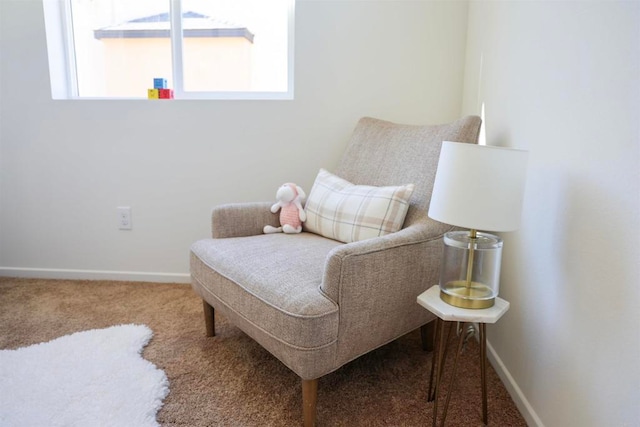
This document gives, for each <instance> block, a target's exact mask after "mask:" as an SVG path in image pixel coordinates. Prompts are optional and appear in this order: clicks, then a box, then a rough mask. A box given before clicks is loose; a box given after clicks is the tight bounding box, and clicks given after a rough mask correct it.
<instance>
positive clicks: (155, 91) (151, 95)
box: [147, 89, 160, 99]
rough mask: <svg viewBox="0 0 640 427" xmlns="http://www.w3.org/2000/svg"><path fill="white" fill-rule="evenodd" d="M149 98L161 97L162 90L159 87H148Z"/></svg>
mask: <svg viewBox="0 0 640 427" xmlns="http://www.w3.org/2000/svg"><path fill="white" fill-rule="evenodd" d="M147 98H148V99H160V91H159V90H158V89H148V90H147Z"/></svg>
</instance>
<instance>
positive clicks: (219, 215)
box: [191, 116, 480, 426]
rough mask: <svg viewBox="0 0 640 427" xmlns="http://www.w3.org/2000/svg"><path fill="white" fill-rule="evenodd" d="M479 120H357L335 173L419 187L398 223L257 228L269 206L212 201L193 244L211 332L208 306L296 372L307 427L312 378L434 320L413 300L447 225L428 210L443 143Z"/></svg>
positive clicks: (473, 130)
mask: <svg viewBox="0 0 640 427" xmlns="http://www.w3.org/2000/svg"><path fill="white" fill-rule="evenodd" d="M479 128H480V118H479V117H475V116H470V117H465V118H462V119H460V120H458V121H455V122H453V123H450V124H446V125H435V126H410V125H399V124H394V123H390V122H385V121H381V120H377V119H372V118H363V119H361V120H360V121H359V122H358V124H357V126H356V128H355V130H354V132H353V135H352V137H351V141H350V143H349V146H348V147H347V150H346V152H345V154H344V156H343V158H342V160H341V162H340V164H339V166H338V168H336V169H335V171H334V173H335V174H336V175H337V176H339V177H341V178H343V179H345V180H347V181H349V182H351V183H353V184H358V185H368V186H376V187H380V186H395V185H403V184H414V186H415V189H414V191H413V193H412V195H411V198H410V201H409V208H408V211H407V214H406V218H405V220H404V226H403V228H402V229H401V230H400V231H397V232H394V233H390V234H386V235H383V236H380V237H373V238H368V239H365V240H360V241H355V242H350V243H343V242H340V241H337V240H333V239H329V238H326V237H323V236H321V235H318V234H316V233H312V232H308V231H303V232H302V233H300V234H282V233H279V234H263V232H262V230H263V227H264V226H265V225H268V224H270V225H278V215H277V214H273V213H271V212H270V210H269V208H270V206H271V202H265V203H253V204H232V205H225V206H220V207H218V208H216V209H214V211H213V214H212V228H213V238H211V239H205V240H200V241H198V242H196V243H194V244H193V246H192V248H191V280H192V286H193V289H194V290H195V292H197V293H198V294H199V295H200V296H201V297H202V299H203V300H204V301H203V302H204V311H205V321H206V329H207V334H208V335H209V336H213V335H214V334H215V326H214V325H215V324H214V309H215V311H217V312H218V313H220V314H222V315H224V316H225V317H226V318H227V319H228V320H229V321H230V322H231V323H233V324H234V325H236V326H237V327H239V328H240V329H242V330H243V331H244V332H245V333H246V334H248V335H249V336H251V337H252V338H253V339H255V340H256V341H257V342H258V343H260V344H261V345H262V346H263V347H264V348H265V349H267V350H268V351H269V352H270V353H271V354H273V355H274V356H275V357H277V358H278V359H279V360H280V361H282V363H284V364H285V365H286V366H288V367H289V368H290V369H291V370H292V371H294V372H295V373H296V374H297V375H299V376H300V377H301V379H302V391H303V393H302V395H303V397H302V400H303V414H304V424H305V426H311V425H314V424H315V412H316V410H315V407H316V397H317V384H318V378H319V377H321V376H323V375H326V374H328V373H330V372H332V371H334V370H336V369H338V368H340V367H341V366H343V365H344V364H346V363H347V362H349V361H351V360H353V359H355V358H357V357H359V356H361V355H363V354H365V353H367V352H369V351H371V350H373V349H375V348H377V347H380V346H382V345H384V344H386V343H388V342H390V341H392V340H395V339H396V338H399V337H400V336H402V335H404V334H406V333H408V332H410V331H412V330H414V329H417V328H420V327H423V326H424V325H426V324H427V323H429V322H430V321H431V320H433V316H432V315H431V314H430V313H429V312H428V311H427V310H424V309H423V308H421V307H420V306H419V305H418V304H417V303H416V297H417V296H418V295H419V294H420V293H422V292H423V291H425V290H426V289H427V288H429V287H430V286H431V285H433V284H434V283H437V281H438V274H439V273H438V272H439V265H440V258H441V244H442V243H441V240H442V235H443V234H444V233H445V232H447V231H449V230H450V227H449V226H447V225H444V224H441V223H438V222H435V221H433V220H431V219H430V218H428V217H427V210H428V207H429V200H430V197H431V191H432V187H433V180H434V177H435V173H436V168H437V163H438V157H439V153H440V147H441V144H442V141H443V140H449V141H458V142H468V143H476V142H477V138H478V132H479ZM314 187H315V185H314ZM312 192H313V189H312ZM310 196H311V194H310Z"/></svg>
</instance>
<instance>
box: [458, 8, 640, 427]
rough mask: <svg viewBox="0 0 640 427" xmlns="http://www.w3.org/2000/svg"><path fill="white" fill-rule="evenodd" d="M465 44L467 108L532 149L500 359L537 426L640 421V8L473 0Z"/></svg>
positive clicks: (512, 249)
mask: <svg viewBox="0 0 640 427" xmlns="http://www.w3.org/2000/svg"><path fill="white" fill-rule="evenodd" d="M467 49H468V50H467V66H466V73H465V74H466V76H465V91H464V102H463V113H479V112H480V107H481V105H482V103H484V104H485V109H486V117H485V118H486V124H487V143H488V144H492V145H504V146H513V147H519V148H525V149H528V150H530V167H529V170H528V182H527V185H528V187H527V191H526V198H525V206H524V208H525V214H524V218H523V226H522V228H521V230H520V231H518V232H514V233H509V234H505V235H504V237H505V247H504V259H503V275H502V282H501V296H502V297H504V298H505V299H507V300H509V301H510V302H511V309H510V311H509V312H508V313H507V314H506V315H505V317H504V318H503V319H501V320H500V322H499V323H498V324H496V325H495V326H493V327H491V328H490V331H489V333H490V336H489V339H490V342H491V344H492V347H493V349H494V350H495V353H494V359H496V360H495V361H496V363H503V364H504V368H506V369H505V371H504V372H503V375H504V378H505V379H506V380H507V383H508V385H509V386H510V387H511V389H512V392H513V393H514V395H516V398H517V399H519V402H520V404H521V408H522V412H523V413H525V415H526V416H527V418H528V421H529V423H530V424H531V425H536V424H538V425H546V426H558V427H571V426H579V427H588V426H594V427H595V426H638V425H640V424H639V423H640V409H639V408H640V405H639V403H640V368H639V367H640V332H639V330H638V325H639V324H640V292H639V286H640V281H639V279H638V278H639V277H640V252H639V249H638V248H639V245H638V242H639V241H640V239H639V238H640V228H639V227H640V200H639V198H640V175H639V171H640V167H639V164H640V163H639V161H640V127H639V126H640V125H639V123H640V60H639V57H640V2H636V1H630V2H616V1H595V2H583V1H566V2H547V1H536V2H530V1H527V2H506V1H502V2H496V1H482V2H471V5H470V11H469V28H468V46H467ZM509 381H511V383H509ZM518 393H520V395H519V396H518Z"/></svg>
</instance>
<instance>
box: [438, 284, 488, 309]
mask: <svg viewBox="0 0 640 427" xmlns="http://www.w3.org/2000/svg"><path fill="white" fill-rule="evenodd" d="M440 299H441V300H443V301H444V302H446V303H447V304H449V305H452V306H454V307H460V308H473V309H478V308H489V307H492V306H493V304H494V303H495V297H494V292H493V290H492V289H491V288H490V287H489V286H487V285H483V284H482V283H478V282H471V283H470V284H469V286H467V282H466V281H465V280H455V281H451V282H447V283H446V284H445V285H444V286H440Z"/></svg>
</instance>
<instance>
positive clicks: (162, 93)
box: [158, 89, 173, 99]
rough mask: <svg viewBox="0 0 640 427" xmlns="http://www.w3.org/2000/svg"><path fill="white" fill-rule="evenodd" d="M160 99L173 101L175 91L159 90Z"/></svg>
mask: <svg viewBox="0 0 640 427" xmlns="http://www.w3.org/2000/svg"><path fill="white" fill-rule="evenodd" d="M158 97H159V98H160V99H173V89H158Z"/></svg>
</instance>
